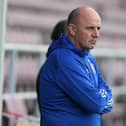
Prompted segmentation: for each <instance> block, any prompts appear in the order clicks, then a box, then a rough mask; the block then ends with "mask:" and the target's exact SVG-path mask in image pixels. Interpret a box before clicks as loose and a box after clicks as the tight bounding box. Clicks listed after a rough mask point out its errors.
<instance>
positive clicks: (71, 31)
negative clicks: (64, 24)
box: [68, 24, 76, 36]
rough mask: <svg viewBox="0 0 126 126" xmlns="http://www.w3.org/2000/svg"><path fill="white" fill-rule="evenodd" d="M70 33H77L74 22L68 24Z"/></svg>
mask: <svg viewBox="0 0 126 126" xmlns="http://www.w3.org/2000/svg"><path fill="white" fill-rule="evenodd" d="M68 30H69V33H70V34H71V35H72V36H74V35H75V34H76V26H75V25H74V24H69V26H68Z"/></svg>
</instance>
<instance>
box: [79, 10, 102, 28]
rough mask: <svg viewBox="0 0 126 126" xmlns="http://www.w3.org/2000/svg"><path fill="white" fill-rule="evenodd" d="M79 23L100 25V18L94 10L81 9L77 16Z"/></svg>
mask: <svg viewBox="0 0 126 126" xmlns="http://www.w3.org/2000/svg"><path fill="white" fill-rule="evenodd" d="M78 21H79V22H78V23H79V24H85V25H86V24H87V25H98V26H99V25H101V18H100V16H99V14H98V13H96V12H95V11H94V10H87V11H85V10H82V11H80V15H79V17H78Z"/></svg>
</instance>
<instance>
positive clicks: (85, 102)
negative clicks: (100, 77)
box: [56, 53, 110, 114]
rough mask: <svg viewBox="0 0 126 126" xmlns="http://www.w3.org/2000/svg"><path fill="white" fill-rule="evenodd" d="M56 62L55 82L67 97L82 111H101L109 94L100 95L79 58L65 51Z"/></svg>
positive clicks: (106, 102)
mask: <svg viewBox="0 0 126 126" xmlns="http://www.w3.org/2000/svg"><path fill="white" fill-rule="evenodd" d="M57 64H58V65H57V76H56V83H57V85H58V86H59V87H60V88H61V89H62V90H63V91H64V92H65V93H66V94H67V95H68V97H70V98H71V99H72V100H73V101H74V102H76V103H77V104H79V105H80V106H81V108H82V109H83V110H84V111H88V112H91V113H99V114H100V113H102V112H103V111H104V109H105V106H106V105H107V104H108V102H109V100H110V96H109V94H108V93H107V94H106V97H103V96H102V95H101V93H100V91H99V89H98V88H96V87H95V86H94V85H93V84H92V82H91V80H90V78H89V75H88V74H87V72H86V71H85V69H84V66H83V65H82V64H81V63H80V62H79V60H78V59H77V58H75V57H72V56H70V55H69V54H67V53H66V54H65V55H63V54H62V55H59V56H58V57H57Z"/></svg>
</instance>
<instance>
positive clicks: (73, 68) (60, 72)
mask: <svg viewBox="0 0 126 126" xmlns="http://www.w3.org/2000/svg"><path fill="white" fill-rule="evenodd" d="M100 28H101V19H100V16H99V14H98V13H97V12H96V11H95V10H94V9H92V8H90V7H80V8H76V9H74V10H73V11H72V12H71V13H70V15H69V17H68V21H67V32H66V34H62V35H61V36H60V37H59V38H58V39H57V40H56V41H54V42H52V44H51V45H50V47H49V49H48V53H47V60H46V61H45V63H44V65H43V66H42V68H41V69H40V73H39V76H38V77H39V79H38V85H39V88H38V90H39V92H38V103H39V107H40V113H41V126H101V116H102V114H104V113H108V112H110V111H111V110H112V105H113V100H112V91H111V89H110V88H109V86H108V84H107V83H106V82H105V80H104V79H103V77H102V75H101V73H100V71H99V68H98V65H97V63H96V60H95V58H94V57H93V56H92V55H91V53H90V50H91V49H93V48H94V47H95V45H96V41H97V39H98V37H99V32H100Z"/></svg>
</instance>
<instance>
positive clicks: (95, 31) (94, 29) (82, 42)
mask: <svg viewBox="0 0 126 126" xmlns="http://www.w3.org/2000/svg"><path fill="white" fill-rule="evenodd" d="M73 27H74V29H75V30H74V31H75V33H74V36H73V37H74V44H75V45H76V46H77V47H78V48H80V49H82V50H85V49H93V48H94V47H95V45H96V41H97V39H98V37H99V31H100V28H101V20H100V17H99V16H98V15H95V14H92V13H91V14H89V15H83V14H81V15H80V16H79V18H78V21H77V24H75V25H74V26H73Z"/></svg>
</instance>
